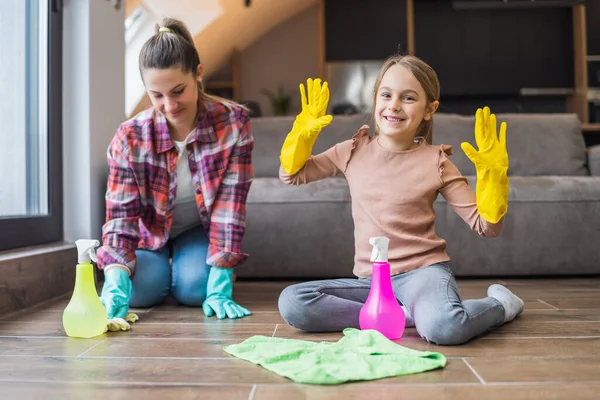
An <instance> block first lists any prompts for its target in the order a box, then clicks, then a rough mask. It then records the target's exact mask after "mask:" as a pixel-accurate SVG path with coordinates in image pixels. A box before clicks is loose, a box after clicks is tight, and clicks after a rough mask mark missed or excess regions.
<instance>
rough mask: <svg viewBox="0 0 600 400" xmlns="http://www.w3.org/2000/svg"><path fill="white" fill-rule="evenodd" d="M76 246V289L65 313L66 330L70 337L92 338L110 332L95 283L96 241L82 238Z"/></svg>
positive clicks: (64, 324) (97, 243) (64, 323)
mask: <svg viewBox="0 0 600 400" xmlns="http://www.w3.org/2000/svg"><path fill="white" fill-rule="evenodd" d="M75 244H76V245H77V254H78V260H77V267H76V268H77V270H76V275H75V289H74V290H73V295H72V296H71V301H69V304H68V305H67V307H66V308H65V311H64V312H63V327H64V328H65V332H66V333H67V335H68V336H71V337H79V338H90V337H94V336H98V335H101V334H103V333H104V332H106V330H107V314H106V309H105V308H104V306H103V305H102V302H101V301H100V299H99V298H98V292H97V291H96V282H95V280H94V266H93V264H92V260H93V261H97V259H96V252H95V249H96V247H98V246H99V245H100V243H99V242H98V241H97V240H91V239H80V240H77V241H76V242H75Z"/></svg>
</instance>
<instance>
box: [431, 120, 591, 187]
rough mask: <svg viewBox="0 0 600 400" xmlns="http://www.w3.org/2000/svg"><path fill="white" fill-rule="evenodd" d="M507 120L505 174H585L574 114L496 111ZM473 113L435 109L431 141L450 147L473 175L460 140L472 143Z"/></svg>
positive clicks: (465, 171)
mask: <svg viewBox="0 0 600 400" xmlns="http://www.w3.org/2000/svg"><path fill="white" fill-rule="evenodd" d="M497 119H498V124H499V123H500V122H502V121H506V123H507V127H508V129H507V135H506V136H507V139H506V142H507V150H508V156H509V160H510V161H509V163H510V165H509V169H508V174H509V175H517V176H540V175H557V176H585V175H589V172H588V169H587V168H586V161H587V160H586V158H587V154H586V148H585V141H584V139H583V135H582V133H581V124H580V122H579V119H577V116H576V115H575V114H498V115H497ZM474 127H475V117H474V116H463V115H456V114H443V113H438V114H435V116H434V128H433V143H434V144H442V143H444V144H449V145H452V146H453V147H454V155H452V157H451V158H450V159H451V161H452V162H453V163H454V164H455V165H456V166H457V168H458V169H459V170H460V171H461V173H462V174H463V175H475V166H474V165H473V163H472V162H471V161H470V160H469V159H468V158H467V156H466V155H465V154H464V152H463V151H462V149H461V148H460V144H461V143H462V142H469V143H471V144H473V145H474V146H475V136H474Z"/></svg>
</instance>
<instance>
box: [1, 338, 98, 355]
mask: <svg viewBox="0 0 600 400" xmlns="http://www.w3.org/2000/svg"><path fill="white" fill-rule="evenodd" d="M101 341H102V339H74V338H61V337H57V338H48V339H40V338H28V337H18V338H16V337H0V357H6V356H16V357H20V356H78V355H80V354H82V353H84V352H85V351H87V350H88V349H90V348H91V347H93V346H95V345H97V344H98V343H100V342H101Z"/></svg>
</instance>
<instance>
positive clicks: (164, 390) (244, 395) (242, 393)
mask: <svg viewBox="0 0 600 400" xmlns="http://www.w3.org/2000/svg"><path fill="white" fill-rule="evenodd" d="M0 385H1V386H2V396H3V397H4V396H6V397H5V398H7V399H15V400H17V399H18V400H37V399H39V398H40V396H41V394H42V393H43V398H44V400H65V399H73V400H75V399H85V400H107V399H111V400H138V399H139V400H147V399H160V400H197V399H202V400H247V399H248V398H249V396H250V393H251V391H252V385H237V386H233V387H228V386H225V385H196V386H192V385H186V386H164V385H162V386H161V385H153V384H147V385H143V384H142V385H139V384H136V385H124V384H87V383H69V384H67V383H51V382H47V383H32V382H24V383H16V382H11V383H5V382H0Z"/></svg>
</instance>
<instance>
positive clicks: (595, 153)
mask: <svg viewBox="0 0 600 400" xmlns="http://www.w3.org/2000/svg"><path fill="white" fill-rule="evenodd" d="M587 153H588V166H589V168H590V175H592V176H600V144H597V145H595V146H590V147H588V148H587Z"/></svg>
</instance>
